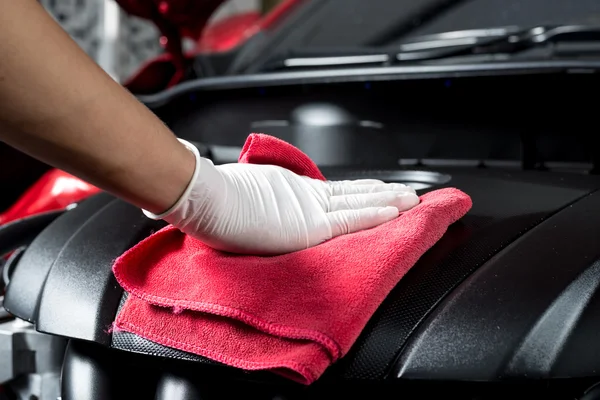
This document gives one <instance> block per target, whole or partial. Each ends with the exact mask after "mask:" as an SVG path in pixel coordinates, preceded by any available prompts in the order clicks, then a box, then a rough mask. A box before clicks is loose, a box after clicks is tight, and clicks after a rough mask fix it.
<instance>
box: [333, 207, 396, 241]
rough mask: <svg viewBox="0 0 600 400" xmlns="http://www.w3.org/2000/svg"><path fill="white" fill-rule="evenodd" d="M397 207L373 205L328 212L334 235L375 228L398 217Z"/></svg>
mask: <svg viewBox="0 0 600 400" xmlns="http://www.w3.org/2000/svg"><path fill="white" fill-rule="evenodd" d="M398 214H399V211H398V209H397V208H396V207H371V208H362V209H359V210H342V211H334V212H330V213H328V214H327V218H328V219H329V223H330V225H331V234H332V237H336V236H340V235H345V234H347V233H353V232H358V231H361V230H363V229H370V228H374V227H376V226H378V225H381V224H383V223H385V222H388V221H391V220H393V219H394V218H396V217H398Z"/></svg>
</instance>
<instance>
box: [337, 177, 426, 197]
mask: <svg viewBox="0 0 600 400" xmlns="http://www.w3.org/2000/svg"><path fill="white" fill-rule="evenodd" d="M326 184H327V185H329V188H330V192H331V195H332V196H342V195H347V194H361V193H377V192H390V191H393V192H405V193H406V192H407V193H413V194H414V193H415V190H414V189H413V188H411V187H410V186H407V185H403V184H401V183H383V182H380V181H377V180H374V179H364V180H360V181H332V182H326Z"/></svg>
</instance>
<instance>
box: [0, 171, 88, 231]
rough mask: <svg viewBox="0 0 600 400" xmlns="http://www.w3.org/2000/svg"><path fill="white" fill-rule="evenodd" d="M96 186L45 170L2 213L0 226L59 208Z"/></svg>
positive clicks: (78, 198)
mask: <svg viewBox="0 0 600 400" xmlns="http://www.w3.org/2000/svg"><path fill="white" fill-rule="evenodd" d="M99 192H100V189H98V188H97V187H95V186H92V185H90V184H89V183H86V182H84V181H82V180H81V179H79V178H76V177H74V176H73V175H70V174H67V173H66V172H63V171H60V170H58V169H52V170H50V171H48V172H46V173H45V174H44V175H43V176H42V177H41V178H40V179H38V181H37V182H36V183H35V184H33V186H31V187H30V188H29V189H28V190H27V191H26V192H25V193H23V195H21V197H20V198H19V199H18V200H17V201H16V202H15V203H14V204H13V205H12V207H10V208H9V209H8V210H6V211H5V212H4V213H2V214H0V225H4V224H6V223H8V222H12V221H15V220H18V219H21V218H25V217H28V216H31V215H34V214H39V213H42V212H47V211H55V210H62V209H65V208H67V207H68V206H69V205H70V204H73V203H77V202H79V201H81V200H83V199H85V198H87V197H89V196H91V195H93V194H96V193H99Z"/></svg>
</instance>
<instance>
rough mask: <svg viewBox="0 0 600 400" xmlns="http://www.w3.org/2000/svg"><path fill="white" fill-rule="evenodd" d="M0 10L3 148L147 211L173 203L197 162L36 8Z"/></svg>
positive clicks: (4, 3) (6, 5) (3, 4)
mask: <svg viewBox="0 0 600 400" xmlns="http://www.w3.org/2000/svg"><path fill="white" fill-rule="evenodd" d="M0 9H2V10H3V11H2V13H0V37H2V38H3V39H2V40H1V41H0V140H2V141H5V142H6V143H8V144H9V145H12V146H14V147H16V148H18V149H20V150H22V151H23V152H25V153H28V154H30V155H32V156H33V157H36V158H38V159H40V160H42V161H45V162H47V163H48V164H50V165H52V166H55V167H57V168H60V169H63V170H65V171H67V172H69V173H72V174H73V175H76V176H78V177H80V178H82V179H84V180H86V181H88V182H90V183H91V184H94V185H96V186H98V187H99V188H101V189H104V190H106V191H109V192H111V193H113V194H115V195H116V196H119V197H121V198H123V199H124V200H126V201H129V202H131V203H133V204H135V205H137V206H139V207H141V208H145V209H148V210H149V211H152V212H155V213H159V212H162V211H164V210H165V209H167V208H168V207H170V206H171V205H172V204H173V203H175V201H176V200H177V198H178V197H179V195H180V194H181V193H182V192H183V190H184V189H185V187H186V185H187V184H188V182H189V180H190V177H191V176H192V173H193V169H194V157H193V155H192V154H191V153H190V152H189V151H188V150H187V149H185V147H184V146H182V145H181V144H180V143H179V142H178V141H177V139H176V138H175V136H174V135H173V134H172V133H171V132H170V130H169V129H168V128H167V127H166V126H165V125H164V124H163V123H162V122H161V121H160V120H159V119H158V118H157V117H156V116H154V114H152V113H151V112H150V111H149V110H148V109H147V108H146V107H145V106H144V105H142V104H141V103H139V102H138V101H137V100H136V99H135V98H134V97H133V96H132V95H130V94H129V92H127V91H126V90H125V89H123V88H122V87H121V86H120V85H119V84H118V83H116V82H114V81H113V80H112V79H111V78H110V77H109V76H108V75H107V74H106V73H105V72H104V71H103V70H102V69H101V68H100V67H98V66H97V65H96V64H95V63H94V62H93V61H92V60H91V59H90V58H89V57H88V56H87V55H86V54H85V53H84V52H83V51H82V50H81V49H80V48H79V46H77V44H76V43H75V42H73V41H72V39H71V38H70V37H69V36H68V35H67V34H66V33H65V32H64V31H63V30H62V29H61V28H60V26H58V24H56V23H55V22H54V20H52V18H51V17H50V16H49V15H48V14H47V13H46V11H45V10H44V9H43V8H42V7H41V6H40V5H38V3H37V2H36V1H34V0H19V1H14V0H0Z"/></svg>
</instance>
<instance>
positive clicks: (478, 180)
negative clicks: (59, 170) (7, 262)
mask: <svg viewBox="0 0 600 400" xmlns="http://www.w3.org/2000/svg"><path fill="white" fill-rule="evenodd" d="M571 72H572V73H567V74H564V73H546V74H525V73H524V74H517V75H511V76H486V75H482V76H473V77H466V76H462V77H461V76H436V77H421V78H418V79H416V78H411V79H408V78H406V79H402V78H401V77H395V78H394V79H392V78H391V77H390V76H386V75H382V76H379V77H378V78H375V79H368V80H366V79H356V80H349V81H346V82H329V81H328V80H327V79H321V81H320V82H316V83H310V84H308V83H306V82H305V81H303V80H302V79H298V80H295V81H290V82H288V83H287V84H277V85H269V84H266V82H264V81H260V82H253V81H252V80H247V81H245V83H244V85H241V84H237V86H236V85H233V84H230V85H224V84H223V81H222V80H218V79H217V80H214V81H213V83H214V85H213V86H211V84H210V82H209V83H208V84H206V83H204V84H203V86H202V87H199V86H195V85H193V84H190V85H187V86H186V85H183V87H181V88H178V89H177V90H172V91H167V92H165V93H163V94H161V95H160V96H154V97H146V98H142V99H141V100H142V101H144V102H145V103H146V105H147V106H148V107H150V108H151V109H152V110H153V111H154V112H155V113H156V114H157V115H158V116H159V117H161V119H162V120H163V121H164V122H165V123H166V124H167V125H168V126H169V127H170V128H171V129H172V130H173V132H174V133H175V134H176V135H177V136H179V137H181V138H184V139H188V140H190V141H192V142H194V143H195V144H196V145H197V146H198V148H199V149H200V151H201V153H202V154H203V155H205V156H206V157H209V158H212V159H213V161H214V162H215V164H221V163H229V162H235V161H236V160H237V157H238V156H239V152H240V150H241V146H242V145H243V143H244V140H245V138H246V136H247V135H248V134H249V133H250V132H261V133H266V134H270V135H273V136H277V137H279V138H281V139H283V140H285V141H288V142H289V143H292V144H294V145H295V146H297V147H298V148H300V149H301V150H303V151H304V152H305V153H306V154H308V155H309V156H310V157H311V158H312V159H313V160H314V161H315V162H316V163H317V165H318V166H319V167H320V168H321V170H322V171H323V173H324V175H325V176H326V177H327V178H328V179H357V178H375V179H381V180H384V181H387V182H400V183H405V184H408V185H411V186H412V187H413V188H415V189H416V190H417V192H418V194H424V193H427V192H428V191H432V190H435V189H438V188H443V187H457V188H459V189H461V190H463V191H464V192H466V193H468V194H469V195H470V196H471V197H472V199H473V208H472V210H471V211H470V212H469V213H468V214H467V216H465V217H464V218H463V219H462V220H461V221H459V222H458V223H456V224H454V225H452V226H451V228H450V229H449V230H448V232H447V233H446V235H444V237H443V238H442V240H440V241H439V242H438V243H437V244H436V245H435V246H434V247H433V248H432V249H431V250H430V251H428V252H427V253H426V255H425V256H424V257H422V258H421V259H420V260H419V262H418V263H417V265H415V266H414V267H413V268H412V269H411V270H410V271H409V273H408V274H407V275H406V277H405V278H403V279H402V280H401V281H400V283H399V284H398V285H397V286H396V288H395V289H394V290H393V291H392V292H391V293H390V294H389V296H388V297H387V298H386V300H385V302H384V303H383V304H382V305H381V306H380V308H379V310H378V311H377V313H376V314H375V315H374V316H373V317H372V319H371V321H370V322H369V324H368V325H367V327H366V328H365V330H364V331H363V333H362V335H361V336H360V338H359V340H358V341H357V342H356V343H355V345H354V347H353V349H352V350H351V352H350V353H349V354H348V355H347V356H346V357H344V358H343V359H342V360H340V362H339V363H338V364H336V365H334V366H333V367H332V368H331V369H330V370H329V371H328V372H327V373H326V375H325V376H323V377H322V379H321V380H319V381H318V382H317V383H315V385H313V386H311V387H310V388H300V387H298V386H296V385H294V384H290V383H289V382H285V381H282V380H280V379H277V378H275V377H273V376H271V374H269V373H246V372H242V371H238V370H235V369H232V368H229V367H225V366H223V365H219V364H217V363H215V362H213V361H211V360H208V359H205V358H203V357H200V356H197V355H194V354H190V353H185V352H179V351H175V350H173V349H170V348H167V347H165V346H161V345H158V344H156V343H152V342H150V341H148V340H146V339H142V338H140V337H136V336H135V335H132V334H128V333H124V332H112V331H111V330H110V326H111V323H112V322H113V321H114V319H115V316H116V315H117V313H118V312H119V308H120V305H121V304H122V302H123V299H124V298H125V297H126V296H127V293H124V292H123V290H122V289H121V288H120V287H119V286H118V284H117V283H116V281H115V279H114V276H113V275H112V271H111V265H112V261H113V260H114V259H115V258H116V257H118V256H119V255H120V254H121V253H122V252H123V251H125V250H127V249H128V248H129V247H131V246H132V245H133V244H135V243H136V242H138V241H139V240H141V239H142V238H144V237H145V236H147V235H149V234H150V233H151V232H153V231H155V230H156V229H159V228H160V227H162V225H161V223H156V222H153V221H149V220H147V219H146V218H145V217H144V216H143V215H142V213H141V212H140V210H137V209H135V207H132V206H130V205H127V204H125V203H124V202H121V201H120V200H116V199H115V198H113V197H111V196H109V195H107V194H104V193H103V194H100V195H97V196H94V197H92V198H90V199H88V200H85V201H83V202H81V203H80V204H78V205H77V206H76V207H74V208H72V209H70V210H68V211H66V212H64V213H61V214H60V215H55V216H54V217H53V218H51V219H49V220H48V221H47V222H46V223H45V225H44V224H41V225H38V228H39V232H38V233H39V234H36V235H35V236H34V237H33V238H31V240H30V243H28V244H27V246H26V248H25V249H24V250H22V251H21V252H20V253H17V255H15V257H14V259H13V260H12V261H11V263H13V264H11V265H14V267H12V268H11V270H10V271H11V272H10V276H9V282H8V283H9V285H8V289H7V292H6V296H5V298H4V306H5V308H6V309H7V310H8V311H9V312H10V313H11V314H12V315H14V316H16V317H18V318H19V319H20V320H23V321H27V322H28V323H29V324H30V325H28V326H30V327H33V328H32V329H34V330H35V331H36V332H38V333H39V334H41V335H44V336H46V335H51V336H48V337H57V338H64V339H65V342H64V343H63V344H65V345H66V353H65V361H64V364H63V366H62V389H61V390H62V396H63V397H62V398H63V399H72V398H76V399H100V398H115V399H118V398H128V397H127V396H132V395H133V396H135V397H136V398H140V399H142V398H160V399H163V398H165V399H166V398H172V397H169V396H172V394H173V393H174V392H173V390H175V389H174V388H178V390H180V391H182V393H183V392H185V393H188V397H186V398H190V399H192V398H236V396H239V395H240V394H241V393H253V394H254V395H255V396H253V398H264V399H274V398H285V399H295V398H329V397H331V396H332V395H336V396H337V395H340V396H343V397H349V398H362V397H370V396H372V395H374V393H376V394H377V395H378V396H381V398H384V397H385V396H393V397H397V395H398V393H399V391H400V390H411V391H412V390H414V391H415V392H418V393H429V394H430V395H433V394H434V393H435V394H438V395H439V394H441V393H447V392H449V391H450V392H452V391H456V393H458V394H460V395H461V397H462V398H470V399H479V398H485V399H496V398H498V399H499V398H506V396H508V395H512V396H514V394H515V393H517V394H518V395H517V397H519V395H522V396H525V395H527V396H540V397H543V398H556V399H559V398H560V399H563V398H573V397H574V398H577V399H583V397H582V396H583V393H584V392H585V391H586V390H587V389H588V388H590V387H591V386H592V385H593V384H595V383H596V382H598V381H599V380H600V377H599V376H598V375H597V371H598V370H599V369H600V364H599V363H598V360H600V358H599V357H598V354H600V346H598V344H597V343H596V341H595V340H594V339H595V330H596V329H597V326H598V323H599V318H600V313H598V311H597V310H598V304H600V303H598V301H599V300H598V299H599V297H598V295H597V291H598V287H599V282H600V281H599V280H598V276H599V275H598V262H597V260H598V259H599V258H600V243H599V242H598V240H597V237H598V233H600V232H599V229H600V228H599V227H600V213H598V210H599V209H600V200H599V198H598V194H597V190H598V189H599V188H600V176H598V175H596V172H597V161H598V160H599V157H598V152H599V151H600V150H599V148H598V147H596V146H594V144H593V143H594V140H593V135H592V134H591V133H590V132H587V131H588V130H590V129H594V128H593V127H594V126H595V125H594V122H595V120H596V119H595V118H594V117H595V116H594V114H593V112H592V110H591V107H589V106H588V105H587V104H585V103H587V101H586V100H584V99H583V96H582V95H581V94H582V93H585V91H586V90H589V88H591V87H593V83H594V82H595V81H596V80H597V79H598V78H597V76H595V75H591V74H587V73H585V71H571ZM0 150H1V151H6V154H8V155H9V156H7V157H2V158H0V164H2V165H0V170H2V169H5V170H6V168H10V162H11V160H14V158H11V157H10V152H9V150H4V149H0ZM29 179H32V178H31V177H29ZM8 197H10V196H8ZM1 229H2V228H0V230H1ZM1 233H2V232H0V234H1ZM2 328H5V329H6V331H7V332H13V333H14V332H16V330H14V329H12V328H10V327H8V325H5V323H4V322H0V329H2ZM18 329H21V330H22V327H19V328H18ZM7 336H11V335H7ZM12 337H16V336H14V335H13V336H12ZM67 340H68V345H67V344H66V341H67ZM57 348H58V349H59V350H57V351H60V346H59V347H57ZM63 349H64V347H63ZM23 368H25V369H26V370H27V368H30V367H23ZM28 371H29V372H30V373H31V374H35V368H33V369H29V370H28ZM198 376H202V377H209V379H198V378H197V377H198ZM124 382H127V383H128V386H129V388H128V391H127V393H124V392H120V393H119V394H118V395H117V394H115V392H114V390H115V389H114V387H116V385H118V384H119V383H121V384H122V383H124ZM84 388H87V389H84ZM90 388H95V389H93V390H92V389H90ZM400 393H401V392H400ZM118 396H121V397H118ZM182 398H183V397H182ZM587 398H590V399H591V398H595V397H586V399H587Z"/></svg>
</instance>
